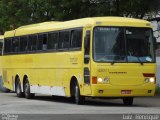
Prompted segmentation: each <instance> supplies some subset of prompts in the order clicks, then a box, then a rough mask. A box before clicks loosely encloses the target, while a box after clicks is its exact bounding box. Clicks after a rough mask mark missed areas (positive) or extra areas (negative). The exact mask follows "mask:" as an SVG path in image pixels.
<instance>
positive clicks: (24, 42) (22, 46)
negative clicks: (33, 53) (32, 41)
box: [20, 36, 28, 52]
mask: <svg viewBox="0 0 160 120" xmlns="http://www.w3.org/2000/svg"><path fill="white" fill-rule="evenodd" d="M27 45H28V37H27V36H22V37H20V52H26V51H27V49H28V47H27Z"/></svg>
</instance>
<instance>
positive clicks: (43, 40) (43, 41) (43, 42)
mask: <svg viewBox="0 0 160 120" xmlns="http://www.w3.org/2000/svg"><path fill="white" fill-rule="evenodd" d="M47 38H48V35H47V34H40V35H39V36H38V50H47Z"/></svg>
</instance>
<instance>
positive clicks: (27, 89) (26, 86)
mask: <svg viewBox="0 0 160 120" xmlns="http://www.w3.org/2000/svg"><path fill="white" fill-rule="evenodd" d="M24 94H25V97H26V98H27V99H32V98H34V96H35V94H33V93H30V84H29V82H28V80H26V81H25V83H24Z"/></svg>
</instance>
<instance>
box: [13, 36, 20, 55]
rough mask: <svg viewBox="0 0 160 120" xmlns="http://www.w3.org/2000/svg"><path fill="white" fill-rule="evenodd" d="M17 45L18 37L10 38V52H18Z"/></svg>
mask: <svg viewBox="0 0 160 120" xmlns="http://www.w3.org/2000/svg"><path fill="white" fill-rule="evenodd" d="M19 47H20V45H19V38H18V37H15V38H13V40H12V52H14V53H17V52H19Z"/></svg>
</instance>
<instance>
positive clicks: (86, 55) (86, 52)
mask: <svg viewBox="0 0 160 120" xmlns="http://www.w3.org/2000/svg"><path fill="white" fill-rule="evenodd" d="M89 51H90V31H89V30H88V31H86V36H85V39H84V63H85V64H88V63H89V58H90V55H89Z"/></svg>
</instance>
